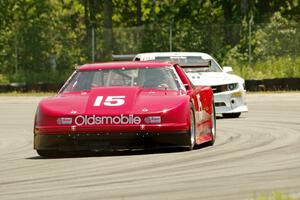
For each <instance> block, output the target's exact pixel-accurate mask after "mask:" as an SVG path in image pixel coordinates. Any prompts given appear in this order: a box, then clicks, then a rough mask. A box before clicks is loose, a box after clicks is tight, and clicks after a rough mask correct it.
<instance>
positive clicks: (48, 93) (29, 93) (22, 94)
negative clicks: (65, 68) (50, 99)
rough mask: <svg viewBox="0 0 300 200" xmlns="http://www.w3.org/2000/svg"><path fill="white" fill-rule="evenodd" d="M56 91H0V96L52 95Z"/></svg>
mask: <svg viewBox="0 0 300 200" xmlns="http://www.w3.org/2000/svg"><path fill="white" fill-rule="evenodd" d="M54 95H56V93H54V92H3V93H0V96H36V97H42V96H54Z"/></svg>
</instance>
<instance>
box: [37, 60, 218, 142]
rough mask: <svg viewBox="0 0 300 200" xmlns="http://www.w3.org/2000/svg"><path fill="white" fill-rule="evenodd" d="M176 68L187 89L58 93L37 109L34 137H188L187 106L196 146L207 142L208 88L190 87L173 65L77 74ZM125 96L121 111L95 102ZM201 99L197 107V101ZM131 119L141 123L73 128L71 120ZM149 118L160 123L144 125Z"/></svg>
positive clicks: (133, 64) (148, 64)
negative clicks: (178, 134) (67, 121)
mask: <svg viewBox="0 0 300 200" xmlns="http://www.w3.org/2000/svg"><path fill="white" fill-rule="evenodd" d="M137 67H139V68H145V67H174V69H175V70H176V72H177V74H178V76H179V77H180V79H181V81H182V83H183V84H185V87H186V88H187V89H186V90H180V91H175V90H159V89H147V88H142V87H124V86H123V87H117V86H114V87H97V88H92V89H90V90H85V91H75V92H59V93H58V94H57V95H56V96H55V97H50V98H46V99H43V100H42V101H41V102H40V103H39V105H38V109H37V113H36V117H35V124H34V134H35V135H64V134H66V135H67V134H68V135H70V134H81V133H89V134H96V133H97V134H99V133H103V134H104V133H109V134H114V133H148V132H151V133H156V132H158V133H161V134H168V133H174V132H187V133H188V132H189V128H190V107H191V106H192V107H193V110H194V115H195V119H196V144H201V143H203V142H208V141H211V140H212V139H213V138H212V132H211V128H212V122H211V114H212V101H213V92H212V90H211V88H210V87H206V86H200V87H199V86H198V87H194V86H193V85H192V84H191V82H190V81H189V80H188V78H187V76H186V75H185V73H184V72H183V70H182V69H181V68H180V67H179V66H178V65H177V64H175V63H171V62H155V61H151V62H110V63H95V64H86V65H83V66H81V67H80V68H78V69H77V70H99V69H109V68H137ZM99 95H100V96H103V97H107V96H125V98H124V100H125V103H124V104H123V105H121V106H99V107H95V106H94V102H95V99H96V98H97V96H99ZM199 95H200V102H201V105H200V104H199V99H197V96H198V97H199ZM120 114H123V115H129V114H134V115H135V116H139V117H140V118H141V119H142V121H141V124H138V125H137V124H124V125H114V124H105V125H82V126H75V124H74V118H75V117H76V116H78V115H87V116H93V115H96V116H118V115H120ZM147 116H161V123H159V124H146V123H145V122H144V118H145V117H147ZM59 117H66V118H72V124H70V125H59V124H57V119H58V118H59Z"/></svg>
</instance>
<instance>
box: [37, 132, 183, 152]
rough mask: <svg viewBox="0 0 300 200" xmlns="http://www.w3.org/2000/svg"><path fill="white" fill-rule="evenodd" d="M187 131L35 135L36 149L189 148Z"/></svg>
mask: <svg viewBox="0 0 300 200" xmlns="http://www.w3.org/2000/svg"><path fill="white" fill-rule="evenodd" d="M188 141H189V137H188V134H187V132H177V133H80V134H34V149H36V150H55V151H114V150H135V149H157V148H162V147H180V146H181V147H186V146H188Z"/></svg>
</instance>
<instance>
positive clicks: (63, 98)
mask: <svg viewBox="0 0 300 200" xmlns="http://www.w3.org/2000/svg"><path fill="white" fill-rule="evenodd" d="M182 93H185V92H184V91H175V90H154V89H143V88H140V87H107V88H94V89H91V90H90V91H85V92H72V93H62V94H59V95H57V96H56V97H52V98H47V99H44V100H42V101H41V102H40V104H39V110H40V111H42V112H43V113H46V114H47V115H48V116H49V115H50V116H72V115H83V114H84V115H118V114H145V113H158V112H162V111H164V110H165V111H166V110H170V109H173V108H176V107H178V106H180V105H182V104H184V103H186V102H187V98H188V97H187V96H186V95H184V94H182ZM170 97H171V98H170ZM96 99H98V100H96ZM96 101H97V102H96ZM116 104H119V105H117V106H116Z"/></svg>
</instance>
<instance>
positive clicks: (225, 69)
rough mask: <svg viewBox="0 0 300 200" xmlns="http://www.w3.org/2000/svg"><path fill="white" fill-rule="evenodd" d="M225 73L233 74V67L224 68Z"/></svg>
mask: <svg viewBox="0 0 300 200" xmlns="http://www.w3.org/2000/svg"><path fill="white" fill-rule="evenodd" d="M223 72H225V73H232V72H233V70H232V67H230V66H224V67H223Z"/></svg>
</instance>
